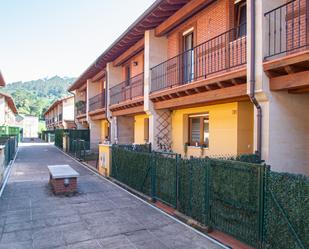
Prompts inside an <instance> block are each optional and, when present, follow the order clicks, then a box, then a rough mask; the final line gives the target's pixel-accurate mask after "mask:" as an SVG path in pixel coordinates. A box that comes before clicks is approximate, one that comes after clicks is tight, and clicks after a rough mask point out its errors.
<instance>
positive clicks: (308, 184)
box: [264, 172, 309, 249]
mask: <svg viewBox="0 0 309 249" xmlns="http://www.w3.org/2000/svg"><path fill="white" fill-rule="evenodd" d="M267 182H268V184H267V192H266V193H267V195H266V205H265V230H264V238H265V248H269V249H281V248H295V249H304V248H309V236H308V235H309V215H308V214H309V178H308V177H306V176H303V175H293V174H288V173H278V172H269V175H268V181H267ZM292 230H294V231H295V233H296V236H298V239H297V238H296V236H295V234H294V233H293V231H292Z"/></svg>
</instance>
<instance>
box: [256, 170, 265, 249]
mask: <svg viewBox="0 0 309 249" xmlns="http://www.w3.org/2000/svg"><path fill="white" fill-rule="evenodd" d="M265 169H266V170H267V166H266V165H265V164H264V165H262V166H261V167H259V168H258V181H259V206H258V209H259V212H258V214H259V217H258V221H259V222H258V226H259V227H258V235H259V237H258V240H259V248H260V249H262V248H263V226H264V201H265Z"/></svg>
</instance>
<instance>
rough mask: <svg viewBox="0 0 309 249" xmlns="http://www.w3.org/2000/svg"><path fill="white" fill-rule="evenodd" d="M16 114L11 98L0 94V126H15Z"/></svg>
mask: <svg viewBox="0 0 309 249" xmlns="http://www.w3.org/2000/svg"><path fill="white" fill-rule="evenodd" d="M0 83H1V77H0ZM17 114H18V112H17V108H16V106H15V103H14V100H13V98H12V97H11V96H10V95H8V94H5V93H0V126H2V125H7V126H16V115H17Z"/></svg>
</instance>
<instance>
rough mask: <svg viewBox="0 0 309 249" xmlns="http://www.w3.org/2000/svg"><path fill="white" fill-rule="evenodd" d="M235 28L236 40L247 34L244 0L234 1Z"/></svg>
mask: <svg viewBox="0 0 309 249" xmlns="http://www.w3.org/2000/svg"><path fill="white" fill-rule="evenodd" d="M234 3H235V27H236V28H237V27H238V28H237V38H240V37H243V36H245V35H246V34H247V30H246V25H245V24H246V22H247V5H246V1H244V0H236V1H235V2H234Z"/></svg>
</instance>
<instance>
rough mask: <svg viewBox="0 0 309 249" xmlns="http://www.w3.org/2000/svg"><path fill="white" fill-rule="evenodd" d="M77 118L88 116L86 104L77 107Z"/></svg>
mask: <svg viewBox="0 0 309 249" xmlns="http://www.w3.org/2000/svg"><path fill="white" fill-rule="evenodd" d="M76 114H77V116H83V115H86V104H84V105H81V106H77V107H76Z"/></svg>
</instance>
